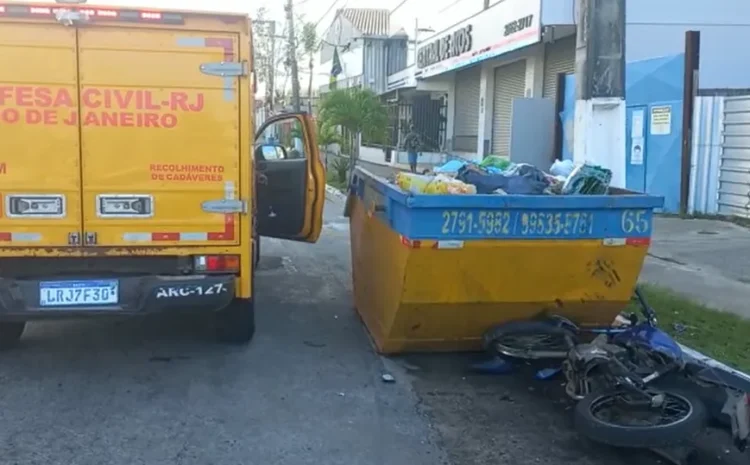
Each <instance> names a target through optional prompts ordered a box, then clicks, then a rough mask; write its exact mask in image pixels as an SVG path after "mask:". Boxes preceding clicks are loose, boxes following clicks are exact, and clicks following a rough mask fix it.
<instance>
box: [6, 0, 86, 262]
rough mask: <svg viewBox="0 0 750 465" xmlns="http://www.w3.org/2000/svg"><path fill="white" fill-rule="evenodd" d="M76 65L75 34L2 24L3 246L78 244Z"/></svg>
mask: <svg viewBox="0 0 750 465" xmlns="http://www.w3.org/2000/svg"><path fill="white" fill-rule="evenodd" d="M5 8H10V7H3V9H5ZM76 66H77V65H76V31H75V29H69V28H65V27H53V28H50V26H49V24H37V23H20V22H17V23H4V22H3V23H2V24H1V27H0V187H1V188H2V190H1V191H0V247H19V248H25V247H66V246H68V245H71V244H72V243H74V242H75V241H76V240H77V239H78V238H79V237H80V231H81V223H80V222H81V196H80V187H81V163H80V158H79V150H80V145H79V139H78V125H77V123H76V122H75V121H74V120H72V119H71V118H75V116H76V114H77V101H78V89H77V84H78V73H77V68H76Z"/></svg>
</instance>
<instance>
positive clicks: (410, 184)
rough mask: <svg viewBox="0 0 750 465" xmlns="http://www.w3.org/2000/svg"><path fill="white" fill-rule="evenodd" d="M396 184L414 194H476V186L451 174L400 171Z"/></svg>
mask: <svg viewBox="0 0 750 465" xmlns="http://www.w3.org/2000/svg"><path fill="white" fill-rule="evenodd" d="M396 184H398V187H400V188H401V189H403V190H405V191H407V192H411V193H412V194H433V195H440V194H476V193H477V190H476V188H475V187H474V186H472V185H469V184H466V183H464V182H461V181H459V180H457V179H453V178H451V177H449V176H445V175H443V174H439V175H437V176H425V175H421V174H414V173H398V174H397V175H396Z"/></svg>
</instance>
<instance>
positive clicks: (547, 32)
mask: <svg viewBox="0 0 750 465" xmlns="http://www.w3.org/2000/svg"><path fill="white" fill-rule="evenodd" d="M468 13H469V14H467V17H466V18H464V19H461V20H459V21H456V23H455V24H454V25H452V26H450V27H448V28H446V29H444V30H441V31H438V32H435V33H434V34H431V35H429V36H425V37H421V36H420V38H419V39H420V40H419V42H418V43H417V47H416V60H415V61H416V63H415V64H414V65H413V66H412V67H409V68H406V69H403V70H400V71H399V72H397V73H393V74H391V75H390V76H388V78H387V82H386V86H385V92H384V96H385V97H386V98H390V99H392V98H394V97H393V94H394V93H396V92H398V93H400V94H401V95H404V94H407V93H408V92H415V93H417V94H418V93H420V92H431V93H433V94H434V92H436V91H437V92H444V95H445V100H446V104H447V111H446V118H447V122H446V130H445V132H446V134H445V144H444V150H446V151H450V152H452V153H454V154H458V155H461V156H464V157H467V158H481V157H482V156H486V155H488V154H498V155H510V156H511V158H513V155H514V154H515V153H521V152H527V153H528V152H534V151H536V152H539V153H540V154H539V155H537V156H535V157H533V159H534V160H543V159H545V156H543V155H541V153H542V152H546V153H547V154H546V159H547V160H550V161H551V160H552V159H554V158H557V157H559V150H558V148H557V147H558V146H559V145H560V144H559V139H560V137H561V128H560V125H561V123H560V119H559V117H558V113H559V111H560V109H561V104H562V97H563V96H562V93H563V91H564V89H563V88H562V87H564V83H565V79H564V77H565V75H572V74H574V73H575V57H576V18H577V2H576V1H575V0H501V1H499V2H496V3H493V4H491V5H490V7H489V8H487V9H484V10H480V11H474V12H468ZM687 30H698V31H701V69H700V78H699V80H700V87H701V88H738V87H747V88H750V73H748V70H747V68H748V67H749V66H750V60H748V58H750V50H739V51H738V54H739V55H737V54H735V53H732V54H727V53H726V50H728V49H729V47H733V46H734V45H736V44H738V43H741V37H743V36H744V37H747V36H748V35H749V34H750V3H748V2H746V1H744V0H725V1H723V2H722V4H721V8H718V7H717V5H716V4H715V3H714V4H712V3H710V2H708V1H707V0H685V1H677V0H660V1H659V2H653V1H648V0H627V2H626V45H625V50H626V61H628V62H630V61H638V60H644V59H647V58H654V57H659V56H666V55H672V54H676V53H682V52H683V51H684V40H685V32H686V31H687ZM745 55H748V56H745ZM675 124H678V125H679V121H675ZM524 161H531V160H524ZM623 168H624V167H623Z"/></svg>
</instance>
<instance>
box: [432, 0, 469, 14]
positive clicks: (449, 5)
mask: <svg viewBox="0 0 750 465" xmlns="http://www.w3.org/2000/svg"><path fill="white" fill-rule="evenodd" d="M463 1H464V0H455V1H453V2H451V3H450V4H448V6H446V7H443V9H442V10H440V11H438V12H437V14H440V13H442V12H444V11H445V10H447V9H448V8H450V7H452V6H453V5H455V4H457V3H461V2H463Z"/></svg>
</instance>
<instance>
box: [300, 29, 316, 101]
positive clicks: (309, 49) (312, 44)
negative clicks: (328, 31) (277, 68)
mask: <svg viewBox="0 0 750 465" xmlns="http://www.w3.org/2000/svg"><path fill="white" fill-rule="evenodd" d="M317 42H318V34H317V32H316V31H315V24H314V23H308V22H306V23H305V24H304V26H302V47H303V49H304V51H305V54H306V55H307V58H308V59H309V60H310V65H309V66H310V77H309V80H308V81H307V112H308V113H309V114H311V115H312V87H313V68H314V61H313V56H314V55H315V51H316V50H317V49H318V44H317Z"/></svg>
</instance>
